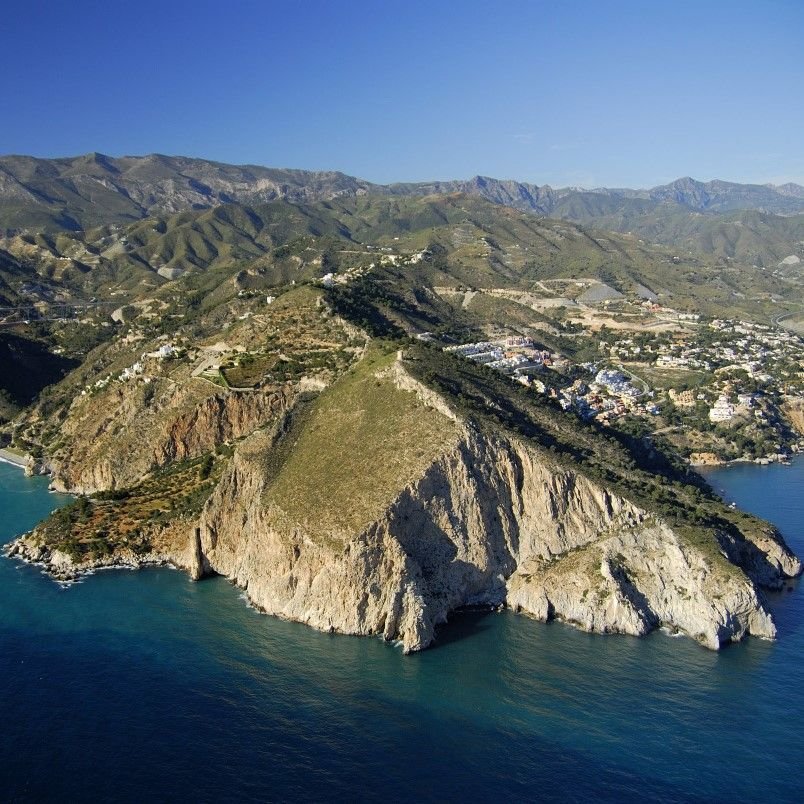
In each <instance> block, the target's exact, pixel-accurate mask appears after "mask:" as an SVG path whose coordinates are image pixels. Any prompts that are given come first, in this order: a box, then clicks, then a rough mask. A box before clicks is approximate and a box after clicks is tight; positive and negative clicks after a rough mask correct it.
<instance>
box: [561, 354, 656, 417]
mask: <svg viewBox="0 0 804 804" xmlns="http://www.w3.org/2000/svg"><path fill="white" fill-rule="evenodd" d="M581 368H584V369H586V370H587V371H589V372H590V373H593V374H594V378H593V379H592V380H591V381H590V382H589V383H585V382H583V381H582V380H575V381H574V382H573V383H572V384H571V385H569V386H568V387H566V388H563V389H562V390H561V391H559V392H558V394H557V397H558V401H559V404H560V405H561V407H562V408H564V410H574V411H575V412H576V413H577V414H578V415H579V416H580V417H581V418H583V419H586V420H590V419H594V420H596V421H598V422H600V423H601V424H609V423H610V422H612V421H614V420H615V419H618V418H620V417H621V416H625V415H627V414H631V415H634V416H655V415H657V414H658V413H659V408H658V407H657V406H656V404H655V403H654V402H653V392H652V391H641V390H640V389H638V388H637V387H636V386H634V384H633V383H632V382H631V380H630V379H629V378H628V377H626V375H625V374H623V372H621V371H617V370H616V369H600V370H598V368H597V366H595V365H587V364H585V365H584V366H582V367H581Z"/></svg>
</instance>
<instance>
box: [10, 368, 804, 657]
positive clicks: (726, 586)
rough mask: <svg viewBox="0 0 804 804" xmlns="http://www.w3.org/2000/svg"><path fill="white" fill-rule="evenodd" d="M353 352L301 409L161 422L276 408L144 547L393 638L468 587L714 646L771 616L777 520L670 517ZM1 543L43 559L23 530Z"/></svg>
mask: <svg viewBox="0 0 804 804" xmlns="http://www.w3.org/2000/svg"><path fill="white" fill-rule="evenodd" d="M362 363H363V366H362V368H360V369H359V371H357V372H353V373H352V375H351V376H350V377H347V378H346V379H344V380H341V381H339V382H337V383H335V385H334V386H333V387H332V388H330V389H328V390H327V391H325V392H324V393H322V394H321V395H320V397H319V398H318V399H317V400H316V401H315V402H314V403H312V404H311V405H309V406H308V407H306V408H303V409H300V406H299V405H297V406H296V407H295V408H291V406H290V400H289V399H286V398H284V397H276V398H273V400H272V401H271V400H270V399H266V401H265V402H264V406H263V407H260V406H257V407H255V408H253V409H252V410H251V413H250V414H249V415H250V416H251V418H249V420H248V422H247V423H245V422H244V421H242V420H241V415H240V414H236V412H237V411H238V410H240V407H239V405H240V404H241V403H240V402H239V401H236V400H235V399H234V398H232V399H217V398H211V399H209V400H206V401H205V402H204V403H203V405H202V407H201V408H200V409H198V408H197V409H194V411H193V412H192V413H191V414H188V416H189V418H187V419H186V420H183V421H184V424H183V425H182V426H179V425H178V424H176V425H174V430H173V436H172V438H171V441H170V444H171V445H172V446H171V447H170V449H167V448H166V447H164V445H163V446H162V447H160V448H159V449H158V450H156V451H155V455H158V456H160V457H161V459H164V460H167V459H169V458H171V457H175V456H178V455H179V454H180V453H181V451H182V450H185V451H187V452H193V451H194V450H197V449H198V448H200V446H199V444H200V443H201V442H200V441H199V440H198V439H199V438H200V435H199V434H198V433H196V432H195V431H196V430H199V432H209V433H212V434H217V433H220V432H221V429H220V428H221V427H225V428H232V427H234V426H235V422H241V423H242V427H246V426H248V427H254V426H255V425H256V424H258V422H259V421H260V420H261V417H262V416H263V415H264V414H266V413H267V412H268V411H269V410H270V411H272V412H273V413H274V414H275V413H276V412H277V410H278V408H282V410H283V413H282V415H279V416H278V417H277V416H276V415H274V418H273V423H272V424H270V425H269V426H266V427H264V428H262V429H257V430H256V431H255V432H253V433H252V434H251V435H250V436H248V437H247V438H245V439H244V440H243V441H241V442H240V443H239V445H238V447H237V449H236V450H235V452H234V455H233V457H232V459H231V461H230V463H229V465H228V467H227V468H226V469H225V470H224V471H223V474H222V475H221V477H220V479H219V481H218V482H217V485H216V486H215V489H214V491H213V492H212V494H211V496H210V497H209V498H208V500H207V501H206V503H205V505H204V506H203V509H202V510H201V513H200V515H199V516H198V518H197V521H194V522H189V521H187V522H186V523H184V524H185V525H186V527H184V529H183V530H182V529H176V528H173V529H172V530H166V531H165V532H164V533H162V535H161V537H160V539H157V540H155V543H154V544H155V547H154V552H153V553H152V554H150V555H146V556H144V557H143V560H154V559H158V560H164V559H168V560H170V561H171V562H172V563H174V564H176V565H179V566H182V567H185V568H187V569H188V571H189V572H190V574H191V575H192V577H194V578H197V579H198V578H201V577H203V576H204V575H207V574H210V573H219V574H221V575H224V576H226V577H227V578H229V579H231V580H232V581H233V582H234V583H235V584H237V585H238V586H240V587H242V588H243V589H244V590H245V591H246V594H247V595H248V597H249V599H250V600H251V601H252V602H253V603H254V605H255V606H257V607H258V608H259V609H261V610H263V611H265V612H267V613H269V614H273V615H277V616H281V617H285V618H288V619H292V620H296V621H300V622H304V623H307V624H309V625H311V626H314V627H316V628H319V629H323V630H332V631H337V632H342V633H349V634H379V635H382V636H383V637H385V638H386V639H388V640H394V641H399V642H400V643H401V644H402V646H403V648H404V650H405V651H407V652H409V651H416V650H420V649H423V648H425V647H427V646H428V645H430V644H431V643H432V642H433V640H434V639H435V635H436V628H437V626H438V625H439V624H441V623H444V622H445V621H446V620H447V618H448V617H449V615H450V613H451V612H452V611H454V610H455V609H457V608H459V607H461V606H465V605H471V604H486V605H495V606H496V605H502V604H506V603H507V605H509V606H511V607H512V608H514V609H516V610H518V611H522V612H524V613H527V614H530V615H532V616H534V617H537V618H539V619H542V620H548V619H552V618H558V619H561V620H564V621H566V622H568V623H571V624H573V625H575V626H577V627H580V628H583V629H585V630H589V631H597V632H619V633H626V634H634V635H639V634H644V633H647V632H648V631H650V630H652V629H655V628H657V627H665V628H667V629H670V630H672V631H676V632H682V633H684V634H687V635H689V636H691V637H693V638H695V639H697V640H698V641H699V642H701V643H702V644H703V645H706V646H707V647H709V648H712V649H717V648H718V647H719V646H720V645H721V644H723V643H725V642H728V641H732V640H739V639H741V638H742V637H744V636H745V635H746V634H753V635H756V636H760V637H765V638H772V637H773V636H774V635H775V627H774V624H773V621H772V618H771V616H770V614H769V612H768V611H767V609H766V607H765V605H764V603H763V601H762V597H761V594H760V593H759V592H758V586H759V585H765V586H774V585H779V584H780V583H781V582H782V580H783V579H784V578H787V577H792V576H794V575H796V574H798V573H799V572H800V571H801V564H800V562H799V561H798V559H797V558H796V557H795V556H793V555H792V554H791V553H790V551H789V550H788V549H787V547H786V546H785V544H784V542H783V541H782V539H781V537H780V536H779V535H778V534H777V533H775V532H774V531H773V530H772V529H770V528H765V529H759V530H757V529H753V530H752V529H745V530H743V531H741V530H739V529H737V528H734V527H730V528H724V529H723V530H721V531H717V532H714V533H712V534H711V535H709V536H704V535H702V534H701V533H700V532H698V531H697V530H695V529H691V528H690V526H688V525H680V524H675V523H673V524H671V523H670V522H669V521H667V519H666V518H663V517H662V516H661V515H659V514H657V513H656V512H652V511H649V510H648V509H647V508H646V507H645V506H644V505H642V504H639V503H637V502H635V501H633V500H631V499H629V498H628V495H627V494H623V493H620V492H618V493H615V492H613V491H611V490H609V489H607V488H606V487H604V485H603V484H602V483H600V482H599V481H597V480H594V479H590V477H589V476H588V475H587V473H585V472H584V471H582V470H581V468H580V467H578V468H577V469H576V468H573V467H572V466H568V465H567V464H566V463H562V462H560V461H558V460H557V459H556V458H555V457H554V456H553V455H551V453H550V452H549V451H547V450H545V449H544V448H543V447H542V446H540V445H538V444H535V443H533V442H531V441H529V440H528V439H526V438H523V437H521V436H519V435H517V434H516V433H514V432H506V431H500V430H494V429H489V428H488V427H486V426H484V425H482V424H479V423H478V422H476V421H473V420H472V419H471V418H467V417H466V416H465V415H461V414H459V413H458V412H457V411H456V410H455V409H453V407H452V406H451V404H450V402H449V401H448V400H447V399H445V398H444V397H443V396H442V395H440V394H439V393H437V392H436V391H434V390H433V389H432V388H430V387H427V386H425V385H424V384H422V383H421V382H420V381H419V380H417V379H415V378H414V376H412V375H411V374H410V373H409V371H408V370H407V369H406V367H405V365H404V362H403V361H402V360H401V359H400V358H399V356H397V357H396V359H392V358H382V359H378V360H375V361H374V363H372V362H371V360H369V359H366V360H364V361H362ZM230 406H231V407H230ZM268 418H270V417H267V416H265V420H266V421H267V420H268ZM222 421H226V422H229V424H226V425H223V424H220V422H222ZM212 422H218V425H215V426H213V425H212ZM191 423H192V424H191ZM238 426H240V425H238ZM241 429H242V428H241ZM190 433H192V435H190ZM182 434H183V435H182ZM210 438H211V439H212V440H214V438H212V436H210ZM206 443H207V442H206V441H204V444H206ZM179 445H182V446H179ZM328 449H333V450H334V453H333V454H335V455H337V457H338V461H339V462H340V464H342V465H339V464H338V463H336V462H334V461H332V460H329V459H328V457H327V456H328V454H329V453H328V452H327V450H328ZM157 543H158V549H157V548H156V544H157ZM12 550H13V551H14V552H15V553H16V554H18V555H21V556H23V557H27V558H29V559H38V560H40V561H45V563H47V562H48V561H49V560H50V559H49V557H48V552H47V546H46V545H45V546H44V552H43V545H42V543H41V540H37V539H36V535H35V534H34V536H33V537H27V538H23V539H22V540H20V541H19V542H18V543H17V544H16V546H15V547H12ZM58 561H59V562H61V563H62V564H63V563H64V558H63V556H58ZM115 561H117V562H119V561H120V555H119V554H117V555H112V556H110V557H108V559H107V563H109V564H114V563H115Z"/></svg>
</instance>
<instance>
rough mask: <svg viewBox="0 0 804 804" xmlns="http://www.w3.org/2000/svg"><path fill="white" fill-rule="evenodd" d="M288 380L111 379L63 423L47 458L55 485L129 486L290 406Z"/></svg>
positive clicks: (84, 488)
mask: <svg viewBox="0 0 804 804" xmlns="http://www.w3.org/2000/svg"><path fill="white" fill-rule="evenodd" d="M295 393H296V392H295V390H294V389H293V388H292V387H291V386H289V385H288V386H277V387H273V388H261V389H259V390H254V391H228V390H224V389H219V390H217V391H216V390H215V387H214V386H212V385H211V384H210V383H208V382H206V381H205V380H200V379H198V380H194V381H193V382H192V383H190V384H188V385H185V386H181V385H178V384H177V383H176V382H174V381H172V380H170V379H162V378H157V379H155V380H154V381H153V382H152V383H150V384H149V385H147V386H145V385H140V384H128V385H117V386H114V387H112V388H111V389H110V390H109V391H108V392H106V393H105V394H104V395H103V397H102V398H101V399H100V400H98V399H90V400H88V401H85V402H82V403H81V404H80V405H79V406H78V407H77V409H75V410H74V411H72V415H71V416H70V417H69V418H68V420H67V422H66V423H65V425H64V426H63V428H62V435H63V437H66V438H67V439H69V442H68V446H67V447H66V449H64V450H63V451H62V452H61V453H60V454H59V455H58V456H56V457H54V459H53V460H52V461H51V462H50V465H49V468H50V470H51V472H52V476H53V480H52V487H53V489H55V490H56V491H66V492H72V493H81V494H92V493H95V492H97V491H107V490H110V489H119V488H125V487H127V486H130V485H132V484H134V483H136V482H137V481H139V480H141V479H142V478H143V477H144V476H145V475H146V474H147V473H148V472H150V471H153V470H154V469H156V468H159V467H162V466H165V465H167V464H169V463H171V462H175V461H182V460H187V459H188V458H195V457H197V456H199V455H203V454H204V453H205V452H209V451H210V450H214V449H215V448H216V447H217V446H218V445H220V444H223V443H224V442H227V441H232V440H235V439H238V438H241V437H243V436H245V435H247V434H248V433H251V432H253V431H254V430H256V429H258V428H260V427H262V426H264V425H265V424H267V423H268V422H270V421H272V420H273V419H274V418H276V417H277V416H278V415H280V414H281V413H282V412H283V411H285V410H286V409H287V408H288V407H289V405H290V404H291V402H292V400H293V398H294V396H295Z"/></svg>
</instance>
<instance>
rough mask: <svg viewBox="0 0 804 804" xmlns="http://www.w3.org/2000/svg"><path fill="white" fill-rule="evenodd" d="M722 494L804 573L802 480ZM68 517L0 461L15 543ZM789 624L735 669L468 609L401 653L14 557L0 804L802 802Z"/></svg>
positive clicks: (178, 591) (4, 656)
mask: <svg viewBox="0 0 804 804" xmlns="http://www.w3.org/2000/svg"><path fill="white" fill-rule="evenodd" d="M710 480H711V482H713V484H714V485H715V486H717V487H718V488H725V489H727V492H726V493H727V496H729V498H733V499H736V500H738V501H739V502H740V504H741V505H742V506H744V507H746V508H748V509H750V510H754V511H756V512H758V513H760V514H764V515H765V516H767V517H769V518H770V519H772V520H773V521H775V522H776V523H777V524H778V525H779V526H780V527H781V528H782V530H783V531H784V532H785V534H786V535H787V537H788V539H789V541H790V542H791V544H793V545H794V546H795V547H796V549H797V550H798V551H799V553H804V527H802V524H803V523H804V502H802V499H801V498H802V494H801V492H802V490H804V462H802V461H799V462H798V463H797V464H796V465H795V466H793V467H778V466H772V467H753V466H751V467H742V468H737V469H728V470H724V471H718V472H715V473H710ZM58 502H59V499H58V498H57V497H55V496H54V495H51V494H48V493H47V492H46V483H45V482H44V481H42V480H41V479H26V478H24V476H23V474H22V472H20V471H19V470H17V469H15V468H13V467H10V466H7V465H4V464H0V536H1V537H2V541H7V540H8V539H9V538H11V537H12V536H13V535H14V534H16V533H19V532H21V531H23V530H25V529H26V528H28V527H30V526H31V525H32V524H33V523H34V522H35V521H36V520H37V519H38V518H40V517H41V516H43V515H44V514H46V513H47V512H48V511H49V510H51V509H52V508H53V507H54V506H55V505H56V504H58ZM771 606H772V609H773V611H774V614H775V616H776V619H777V624H778V626H779V632H780V637H779V640H778V641H777V642H775V643H768V642H761V641H759V640H748V641H747V642H746V643H744V644H741V645H735V646H732V647H729V648H728V649H726V650H724V651H722V652H720V653H719V654H715V653H711V652H709V651H706V650H704V649H703V648H700V647H698V646H697V645H695V644H694V643H692V642H691V641H689V640H686V639H671V638H670V637H668V636H665V635H663V634H656V635H652V636H650V637H648V638H646V639H642V640H639V639H634V638H630V637H616V636H612V637H601V636H592V635H588V634H582V633H579V632H576V631H573V630H572V629H570V628H568V627H565V626H563V625H560V624H549V625H544V624H541V623H537V622H533V621H531V620H528V619H526V618H524V617H517V616H515V615H512V614H510V613H501V614H493V613H489V614H477V613H473V614H463V615H459V616H456V617H455V619H454V621H453V623H451V624H450V626H448V627H447V628H446V629H445V630H444V631H443V632H442V634H441V638H440V640H439V647H437V648H435V649H433V650H429V651H426V652H424V653H422V654H420V655H417V656H409V657H405V656H402V655H401V653H400V652H399V650H397V649H395V648H393V647H390V646H389V645H387V644H384V643H383V642H381V641H380V640H378V639H366V638H355V637H344V636H335V635H327V634H320V633H317V632H315V631H313V630H311V629H308V628H306V627H304V626H301V625H297V624H294V623H286V622H282V621H279V620H276V619H272V618H269V617H265V616H261V615H259V614H257V613H255V612H254V611H252V610H251V609H249V608H247V607H246V606H245V604H244V602H243V600H242V599H241V598H240V596H239V593H238V591H237V590H236V589H234V588H232V587H231V586H230V585H229V584H227V583H226V582H225V581H223V580H222V579H213V580H209V581H204V582H202V583H198V584H193V583H191V582H189V581H188V580H187V579H186V577H185V576H184V575H182V574H181V573H179V572H175V571H171V570H158V569H154V570H145V571H141V572H125V571H119V572H105V573H99V574H97V575H95V576H93V577H92V578H89V579H87V580H86V581H84V582H83V583H81V584H79V585H77V586H73V587H70V588H68V589H62V588H60V587H59V586H57V585H56V584H54V583H53V582H51V581H49V580H48V579H46V578H45V577H43V576H42V575H41V574H40V573H39V572H38V570H37V569H36V568H33V567H27V566H22V565H20V564H17V563H16V562H12V561H9V560H7V559H0V713H2V730H0V734H2V736H0V799H2V800H4V801H9V800H10V801H43V800H52V801H56V800H59V801H64V800H70V801H74V800H81V801H86V800H93V801H96V800H112V799H113V800H115V801H144V800H148V801H176V800H186V799H190V800H198V801H221V800H237V801H241V800H251V801H265V800H288V799H294V800H298V799H305V800H330V799H348V800H366V801H379V800H383V801H396V800H411V799H420V800H426V801H435V800H445V799H456V798H463V799H465V800H470V801H500V800H523V799H525V800H533V799H538V800H554V799H560V800H575V801H580V800H584V801H587V800H589V799H590V798H594V799H596V800H611V801H620V800H627V799H634V798H637V797H638V798H641V799H646V800H665V801H693V800H695V801H697V800H730V801H733V800H745V801H747V800H757V799H762V800H768V799H776V800H784V801H792V800H801V789H800V785H801V781H800V779H799V774H800V773H801V769H802V768H804V741H802V739H801V738H800V730H801V725H800V718H801V716H802V714H804V629H802V623H804V594H802V588H801V586H800V585H798V584H796V586H795V589H794V591H792V592H784V593H779V594H776V595H774V596H772V598H771Z"/></svg>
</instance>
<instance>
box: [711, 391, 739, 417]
mask: <svg viewBox="0 0 804 804" xmlns="http://www.w3.org/2000/svg"><path fill="white" fill-rule="evenodd" d="M733 417H734V405H732V404H731V402H729V398H728V397H727V396H726V395H725V394H721V395H720V396H719V397H718V398H717V402H715V404H714V406H713V407H712V408H710V410H709V421H710V422H727V421H729V420H730V419H732V418H733Z"/></svg>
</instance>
